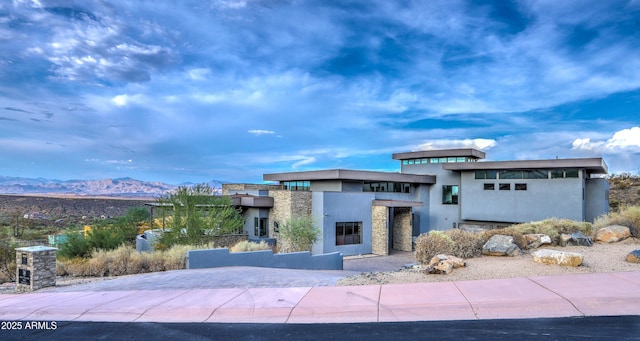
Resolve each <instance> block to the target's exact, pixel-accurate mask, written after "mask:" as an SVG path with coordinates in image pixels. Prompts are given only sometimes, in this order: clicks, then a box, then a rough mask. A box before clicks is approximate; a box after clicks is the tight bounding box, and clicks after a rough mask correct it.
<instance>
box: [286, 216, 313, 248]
mask: <svg viewBox="0 0 640 341" xmlns="http://www.w3.org/2000/svg"><path fill="white" fill-rule="evenodd" d="M319 236H320V229H318V228H315V227H314V226H313V222H312V220H311V217H294V218H292V219H291V220H289V221H288V222H286V223H285V224H283V225H282V226H281V227H280V238H279V240H280V241H281V244H280V252H282V253H288V252H300V251H311V247H312V246H313V243H315V242H316V240H318V237H319Z"/></svg>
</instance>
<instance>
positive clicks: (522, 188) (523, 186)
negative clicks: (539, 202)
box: [516, 184, 527, 191]
mask: <svg viewBox="0 0 640 341" xmlns="http://www.w3.org/2000/svg"><path fill="white" fill-rule="evenodd" d="M526 190H527V184H516V191H526Z"/></svg>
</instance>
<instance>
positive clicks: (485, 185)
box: [484, 183, 496, 191]
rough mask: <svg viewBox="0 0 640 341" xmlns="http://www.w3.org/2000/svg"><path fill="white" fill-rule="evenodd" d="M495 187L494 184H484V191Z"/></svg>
mask: <svg viewBox="0 0 640 341" xmlns="http://www.w3.org/2000/svg"><path fill="white" fill-rule="evenodd" d="M495 189H496V184H488V183H487V184H484V190H485V191H493V190H495Z"/></svg>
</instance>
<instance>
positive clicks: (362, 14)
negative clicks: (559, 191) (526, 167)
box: [0, 0, 640, 184]
mask: <svg viewBox="0 0 640 341" xmlns="http://www.w3.org/2000/svg"><path fill="white" fill-rule="evenodd" d="M639 56H640V0H631V1H615V0H610V1H583V0H578V1H572V0H563V1H556V0H549V1H517V2H509V1H455V0H446V1H445V0H443V1H387V0H379V1H374V0H363V1H321V0H317V1H305V0H298V1H251V0H246V1H232V0H217V1H216V0H212V1H204V0H196V1H162V0H157V1H142V0H131V1H118V0H113V1H92V0H85V1H45V0H32V1H26V0H25V1H20V0H14V1H1V2H0V175H4V176H23V177H45V178H55V179H61V180H67V179H103V178H118V177H127V176H128V177H133V178H137V179H140V180H146V181H164V182H168V183H174V184H177V183H181V182H186V181H190V182H204V181H209V180H212V179H217V180H226V181H234V182H241V181H242V182H260V181H261V180H262V174H263V173H271V172H284V171H300V170H312V169H323V168H349V169H368V170H381V171H398V170H399V163H398V161H394V160H392V159H391V154H392V153H394V152H405V151H414V150H421V149H435V148H461V147H474V148H479V149H482V150H484V151H485V152H486V153H487V159H488V160H510V159H550V158H555V157H600V156H602V157H604V158H605V160H606V162H607V164H608V165H609V168H610V171H612V172H627V171H629V172H634V173H635V172H638V171H639V170H640V58H639Z"/></svg>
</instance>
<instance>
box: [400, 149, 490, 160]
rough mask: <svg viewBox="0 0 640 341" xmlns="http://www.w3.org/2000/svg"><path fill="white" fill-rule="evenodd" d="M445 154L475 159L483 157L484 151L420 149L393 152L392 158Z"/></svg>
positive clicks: (417, 157)
mask: <svg viewBox="0 0 640 341" xmlns="http://www.w3.org/2000/svg"><path fill="white" fill-rule="evenodd" d="M447 156H451V157H454V156H456V157H457V156H467V157H472V158H476V159H484V158H485V156H486V154H485V152H483V151H481V150H478V149H474V148H462V149H437V150H420V151H415V152H405V153H394V154H393V155H392V157H393V159H394V160H406V159H421V158H428V157H447Z"/></svg>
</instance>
